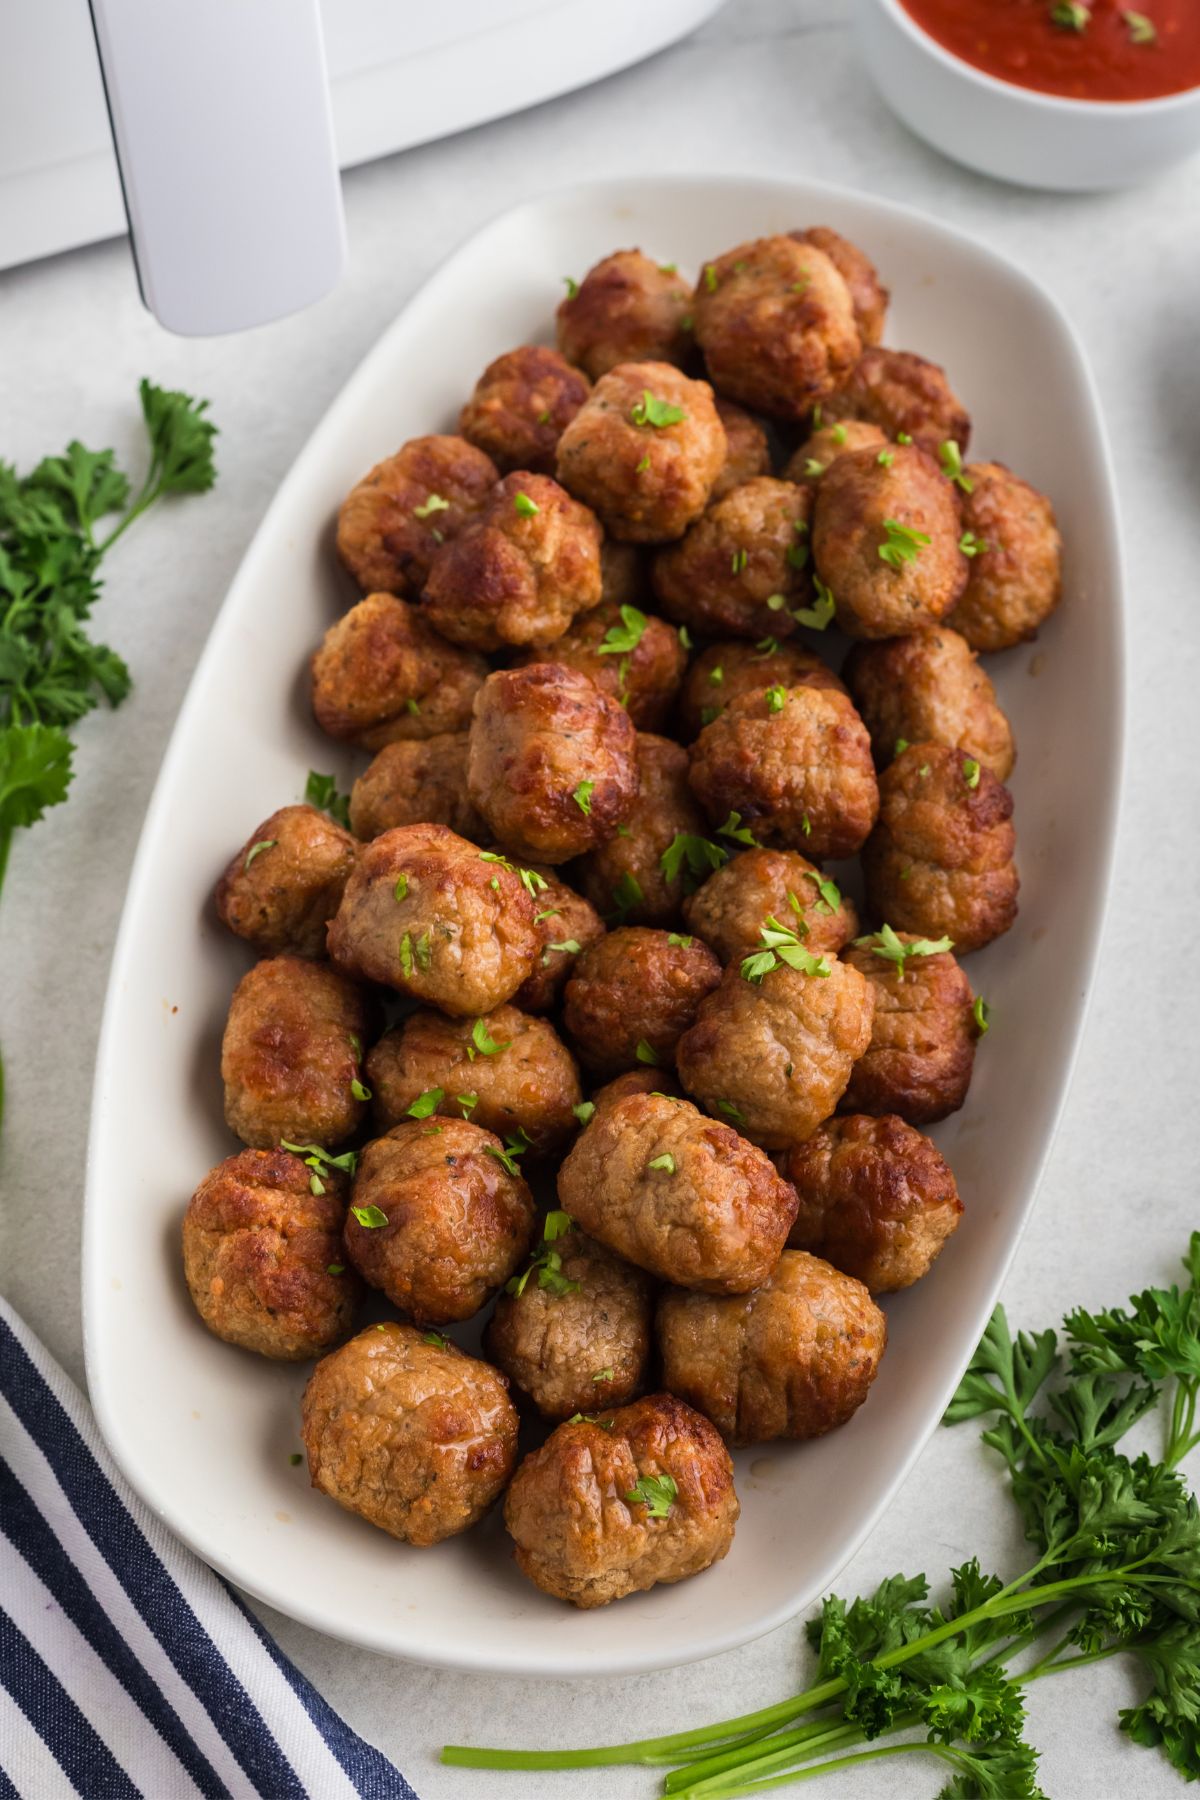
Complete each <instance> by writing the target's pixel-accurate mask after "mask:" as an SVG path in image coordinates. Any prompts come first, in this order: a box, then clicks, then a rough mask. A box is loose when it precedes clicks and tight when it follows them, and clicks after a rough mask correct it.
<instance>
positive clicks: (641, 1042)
mask: <svg viewBox="0 0 1200 1800" xmlns="http://www.w3.org/2000/svg"><path fill="white" fill-rule="evenodd" d="M633 1054H634V1055H635V1056H636V1057H637V1059H638V1061H639V1062H640V1063H647V1064H649V1066H650V1067H651V1068H653V1069H657V1068H658V1067H659V1065H660V1064H661V1062H662V1057H661V1056H660V1055H659V1054H658V1051H657V1050H656V1049H655V1048H654V1045H653V1044H648V1043H647V1042H646V1040H645V1038H639V1039H638V1041H637V1048H636V1049H635V1051H634V1053H633Z"/></svg>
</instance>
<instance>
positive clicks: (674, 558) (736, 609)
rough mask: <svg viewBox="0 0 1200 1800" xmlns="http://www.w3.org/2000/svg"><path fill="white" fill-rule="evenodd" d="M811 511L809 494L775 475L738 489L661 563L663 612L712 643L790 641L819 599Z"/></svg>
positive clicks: (657, 584)
mask: <svg viewBox="0 0 1200 1800" xmlns="http://www.w3.org/2000/svg"><path fill="white" fill-rule="evenodd" d="M810 509H811V498H810V495H809V493H808V490H807V488H802V487H797V486H796V484H795V483H794V482H791V481H776V480H775V479H774V478H773V477H772V476H770V475H760V476H757V477H756V478H755V479H754V480H753V481H746V482H743V483H742V485H741V487H736V488H734V489H733V490H732V491H731V492H730V493H728V494H726V495H725V498H724V499H723V500H718V501H717V503H716V505H715V506H711V507H710V508H709V510H708V511H707V512H706V513H705V515H704V517H703V518H702V519H699V520H698V521H697V522H696V524H695V525H693V526H692V528H691V530H690V531H689V532H688V533H687V535H686V537H685V538H684V539H683V541H682V542H681V543H679V544H673V545H672V546H671V547H670V549H669V550H660V551H659V553H658V555H657V556H656V557H655V559H654V571H653V579H654V591H655V593H656V594H657V595H658V598H659V600H660V601H661V603H662V607H663V611H664V612H665V613H666V614H667V615H668V617H670V618H672V619H677V620H678V621H679V623H680V624H682V625H687V626H689V627H690V629H691V630H693V631H697V632H702V633H704V634H706V635H712V634H714V633H725V634H727V635H732V636H734V637H746V638H761V637H764V636H766V635H767V634H768V633H769V632H774V633H775V635H776V636H778V637H786V636H787V635H788V634H789V633H790V632H792V631H794V630H795V629H796V621H795V618H794V617H793V614H794V612H795V610H796V608H798V607H806V606H808V605H809V604H810V602H811V599H812V579H811V577H810V575H809V573H808V563H809V552H808V515H809V511H810Z"/></svg>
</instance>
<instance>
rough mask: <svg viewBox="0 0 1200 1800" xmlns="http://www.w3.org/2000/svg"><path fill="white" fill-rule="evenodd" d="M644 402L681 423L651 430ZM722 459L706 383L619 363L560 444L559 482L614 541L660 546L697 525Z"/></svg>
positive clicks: (720, 430) (657, 366)
mask: <svg viewBox="0 0 1200 1800" xmlns="http://www.w3.org/2000/svg"><path fill="white" fill-rule="evenodd" d="M647 394H649V395H650V396H651V403H653V402H659V403H660V404H662V405H666V406H670V407H674V408H678V409H679V410H680V411H681V412H682V414H683V416H682V418H679V419H676V420H675V421H674V423H672V424H664V425H655V424H653V423H652V422H651V419H650V417H649V416H647V413H648V410H651V411H652V410H653V408H652V404H651V405H650V406H649V408H648V403H647V401H646V395H647ZM727 454H728V445H727V444H726V440H725V427H724V426H723V425H722V424H721V420H720V416H719V415H718V413H717V409H716V406H715V404H714V401H713V391H712V389H711V388H710V387H709V385H708V383H707V382H706V381H691V380H689V379H688V377H687V376H686V375H681V374H680V372H679V370H678V369H674V368H672V367H671V365H670V364H669V363H663V362H646V363H621V364H619V365H618V366H617V367H616V368H615V369H612V370H610V372H609V373H608V374H607V375H605V376H604V377H603V378H602V379H601V380H600V381H598V382H597V383H596V386H595V389H594V390H593V392H592V395H591V397H590V399H589V400H588V402H587V404H586V405H585V406H582V407H580V409H579V411H578V412H577V413H576V415H575V417H574V418H573V419H572V421H571V423H570V424H569V425H568V426H567V429H566V430H565V431H564V432H563V434H562V437H561V438H560V439H559V444H558V479H559V480H560V481H561V482H562V484H563V486H564V487H565V488H567V489H568V490H569V491H570V492H571V493H572V494H574V495H576V497H577V498H578V499H580V500H582V501H583V502H584V503H585V505H587V506H590V507H592V508H593V510H594V511H595V512H597V513H599V515H600V519H601V522H602V524H603V526H604V529H605V531H607V532H610V533H611V534H612V536H613V537H615V538H621V539H624V540H625V541H626V542H629V543H636V544H665V543H669V542H670V541H671V539H672V538H678V537H682V536H683V534H684V532H685V531H686V530H687V528H688V526H689V525H690V524H691V522H692V520H693V519H698V518H699V517H700V514H701V513H702V512H703V511H704V508H705V506H706V505H707V504H708V497H709V495H710V494H711V492H712V489H713V484H714V482H715V481H716V479H717V477H718V476H719V475H720V473H721V470H722V469H723V468H724V466H725V459H726V456H727Z"/></svg>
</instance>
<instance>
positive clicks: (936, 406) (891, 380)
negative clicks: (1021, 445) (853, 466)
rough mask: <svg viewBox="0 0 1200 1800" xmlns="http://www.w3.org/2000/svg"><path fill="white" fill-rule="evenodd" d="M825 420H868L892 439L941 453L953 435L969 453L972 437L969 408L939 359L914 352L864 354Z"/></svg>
mask: <svg viewBox="0 0 1200 1800" xmlns="http://www.w3.org/2000/svg"><path fill="white" fill-rule="evenodd" d="M821 414H822V419H823V422H824V423H825V424H827V425H828V424H833V423H836V422H837V421H838V420H839V419H865V420H867V421H868V423H870V424H872V425H878V426H879V428H880V430H881V431H883V432H885V433H886V434H887V436H888V437H890V438H896V439H899V438H900V437H902V436H907V437H910V438H911V439H912V441H913V443H914V444H916V445H918V446H919V447H920V448H921V449H922V450H927V451H928V452H929V454H930V455H931V456H936V455H937V453H938V451H939V449H940V448H941V446H942V445H943V444H944V443H946V442H947V440H949V439H953V441H954V442H955V443H956V444H957V445H958V447H959V449H960V450H961V451H962V452H963V453H964V454H965V452H966V448H967V443H968V440H969V438H970V436H971V420H970V418H969V416H968V414H967V411H966V408H965V407H964V406H963V404H962V402H961V401H960V400H959V399H958V398H957V396H956V395H955V394H954V393H953V392H952V390H951V387H950V383H949V382H948V381H947V380H946V372H945V370H944V369H940V368H939V367H938V365H937V363H931V362H927V361H926V360H925V358H924V357H923V356H914V355H913V354H912V352H911V351H909V350H880V349H878V348H872V349H870V350H866V351H864V352H863V356H862V359H861V361H860V362H859V364H858V366H857V367H856V368H855V369H854V371H853V372H852V374H851V375H850V378H849V380H848V381H847V382H846V383H845V385H844V386H843V387H841V388H840V389H839V390H838V392H837V393H836V394H833V395H832V396H831V397H830V398H829V399H828V400H827V401H826V402H825V404H824V406H823V407H822V409H821Z"/></svg>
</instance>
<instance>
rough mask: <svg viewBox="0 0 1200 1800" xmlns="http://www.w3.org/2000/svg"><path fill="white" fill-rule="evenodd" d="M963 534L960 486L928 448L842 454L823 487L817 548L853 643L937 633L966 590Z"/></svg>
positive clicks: (816, 517) (819, 568)
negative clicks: (886, 459)
mask: <svg viewBox="0 0 1200 1800" xmlns="http://www.w3.org/2000/svg"><path fill="white" fill-rule="evenodd" d="M961 535H962V522H961V519H960V517H959V509H958V501H957V500H956V498H955V492H954V488H953V487H952V486H951V484H950V483H949V482H948V481H946V480H945V478H944V477H943V475H942V474H941V471H940V470H939V469H938V466H937V464H936V463H935V462H934V461H933V459H932V457H930V456H927V455H926V454H925V452H924V451H923V450H918V449H916V448H914V447H912V446H909V447H907V448H905V447H903V446H902V447H901V448H899V449H897V450H896V451H895V452H894V453H893V456H892V461H891V462H890V463H887V464H885V463H881V462H880V461H879V459H878V457H877V456H876V454H875V452H874V451H873V450H854V451H850V452H849V453H848V454H847V455H845V456H839V457H838V459H837V461H836V462H835V463H834V464H833V466H832V468H830V470H829V471H828V473H827V474H826V475H824V476H823V477H822V479H821V482H820V485H819V486H818V488H817V500H816V507H815V509H814V512H813V530H812V548H813V560H814V563H815V565H816V572H817V575H818V577H819V579H820V580H821V581H822V582H823V583H824V584H825V586H826V587H827V588H828V590H829V592H830V595H831V597H832V600H833V604H834V607H835V609H836V614H837V622H838V624H839V625H840V626H841V628H842V630H843V631H844V632H845V633H846V635H847V637H855V638H886V637H899V636H900V635H902V634H903V633H904V632H909V631H917V630H919V629H920V627H921V626H923V625H936V624H937V623H938V621H939V620H940V619H942V618H943V617H944V616H945V614H946V613H948V612H949V611H950V610H951V608H952V607H953V606H954V604H955V602H956V600H957V599H958V597H959V595H960V594H961V593H962V591H963V588H964V587H965V586H966V580H967V558H966V557H965V556H964V555H963V552H962V550H961V548H960V545H959V539H960V537H961Z"/></svg>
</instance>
